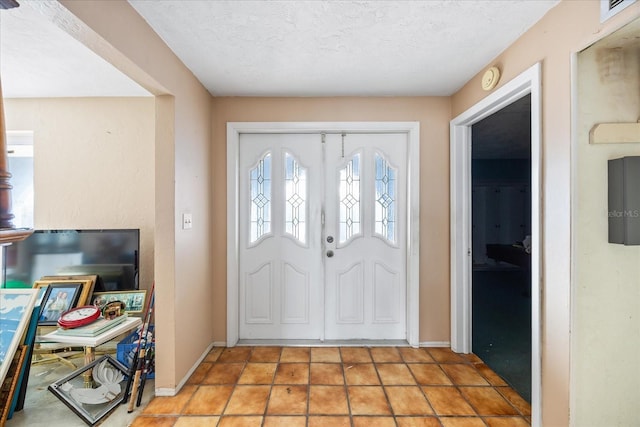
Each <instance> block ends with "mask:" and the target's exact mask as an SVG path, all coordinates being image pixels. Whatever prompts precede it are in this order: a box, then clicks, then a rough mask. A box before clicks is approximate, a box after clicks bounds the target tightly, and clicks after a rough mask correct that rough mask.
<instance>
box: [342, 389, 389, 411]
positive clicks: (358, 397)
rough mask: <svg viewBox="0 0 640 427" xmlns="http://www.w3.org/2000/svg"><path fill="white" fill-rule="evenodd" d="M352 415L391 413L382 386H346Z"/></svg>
mask: <svg viewBox="0 0 640 427" xmlns="http://www.w3.org/2000/svg"><path fill="white" fill-rule="evenodd" d="M347 395H348V396H349V405H350V407H351V414H353V415H392V414H391V408H389V403H388V402H387V396H386V395H385V394H384V389H383V388H382V386H350V387H347Z"/></svg>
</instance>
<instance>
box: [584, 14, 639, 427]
mask: <svg viewBox="0 0 640 427" xmlns="http://www.w3.org/2000/svg"><path fill="white" fill-rule="evenodd" d="M633 27H634V28H635V29H634V30H633V31H632V32H631V37H629V38H628V40H633V37H638V35H640V21H637V22H636V23H635V25H634V26H633ZM624 30H627V29H626V28H625V29H624ZM623 43H624V42H622V43H620V42H618V43H614V44H613V46H620V45H621V44H623ZM577 83H578V87H577V94H578V108H577V115H578V121H577V129H576V136H577V138H576V143H577V144H576V147H575V148H576V151H577V153H576V154H577V157H576V158H577V162H576V164H575V171H576V181H575V196H574V197H575V211H574V218H575V226H574V230H575V252H574V255H573V258H574V260H575V272H576V276H575V285H574V287H573V289H572V291H573V295H572V304H573V310H572V311H573V318H572V339H571V342H572V346H571V355H572V356H571V360H572V363H571V369H572V370H571V377H572V378H571V385H572V387H571V389H572V397H571V421H572V425H573V426H579V427H583V426H584V427H598V426H602V425H620V426H632V425H638V424H639V423H640V417H639V415H638V409H637V403H638V402H640V386H639V385H640V366H638V354H639V353H640V326H639V325H640V319H638V316H639V315H640V247H639V246H624V245H618V244H610V243H608V206H607V194H608V186H607V183H608V179H607V165H608V163H607V160H609V159H615V158H620V157H623V156H639V155H640V144H637V143H635V144H598V145H595V144H590V143H589V131H590V129H591V128H592V127H593V126H594V125H595V124H596V123H607V122H636V121H637V120H638V118H639V117H640V43H637V42H636V43H635V45H634V44H631V45H628V46H627V47H624V48H622V47H620V48H616V49H611V48H605V47H604V46H603V43H598V44H597V45H594V46H592V47H590V48H588V49H587V50H585V51H583V52H582V53H580V54H579V56H578V75H577ZM632 185H635V188H636V189H638V183H634V184H632ZM612 349H614V354H615V357H614V359H613V361H614V362H613V363H612V359H611V356H612ZM585 356H586V357H585ZM614 390H615V392H614ZM593 402H598V404H597V405H594V404H593Z"/></svg>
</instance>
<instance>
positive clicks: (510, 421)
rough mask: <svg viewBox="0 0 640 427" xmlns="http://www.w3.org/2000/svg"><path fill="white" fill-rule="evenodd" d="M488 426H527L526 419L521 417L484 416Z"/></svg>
mask: <svg viewBox="0 0 640 427" xmlns="http://www.w3.org/2000/svg"><path fill="white" fill-rule="evenodd" d="M484 421H485V422H486V423H487V425H488V426H489V427H529V423H528V422H527V420H525V419H524V418H521V417H499V418H497V417H496V418H491V417H489V418H485V419H484Z"/></svg>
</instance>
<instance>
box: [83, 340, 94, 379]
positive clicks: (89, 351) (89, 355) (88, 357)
mask: <svg viewBox="0 0 640 427" xmlns="http://www.w3.org/2000/svg"><path fill="white" fill-rule="evenodd" d="M93 350H94V349H93V347H85V348H84V364H85V366H86V365H88V364H89V363H91V362H93V361H94V360H95V353H94V351H93ZM92 373H93V369H87V371H86V372H84V373H83V374H82V378H84V388H93V376H92Z"/></svg>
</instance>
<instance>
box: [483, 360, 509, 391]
mask: <svg viewBox="0 0 640 427" xmlns="http://www.w3.org/2000/svg"><path fill="white" fill-rule="evenodd" d="M475 367H476V369H477V370H478V372H480V374H481V375H482V376H483V377H485V378H486V380H487V381H488V382H489V384H491V385H492V386H494V387H495V386H507V385H508V384H507V383H506V382H505V380H503V379H502V378H501V377H500V375H498V374H496V373H495V372H493V370H492V369H491V368H489V367H488V366H487V365H485V364H484V363H477V364H475Z"/></svg>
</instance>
